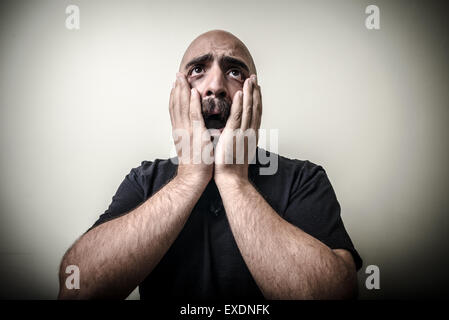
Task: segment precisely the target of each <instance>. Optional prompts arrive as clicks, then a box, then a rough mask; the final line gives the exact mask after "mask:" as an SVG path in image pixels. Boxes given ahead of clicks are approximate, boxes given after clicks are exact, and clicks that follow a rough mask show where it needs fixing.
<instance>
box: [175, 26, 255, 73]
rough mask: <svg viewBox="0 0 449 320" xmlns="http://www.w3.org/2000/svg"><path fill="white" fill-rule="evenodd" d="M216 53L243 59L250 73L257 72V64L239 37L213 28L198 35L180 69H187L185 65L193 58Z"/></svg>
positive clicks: (185, 55)
mask: <svg viewBox="0 0 449 320" xmlns="http://www.w3.org/2000/svg"><path fill="white" fill-rule="evenodd" d="M214 53H216V55H217V56H218V55H219V54H223V55H226V56H229V57H234V58H236V59H241V60H242V62H244V63H245V64H246V65H247V67H248V73H250V74H256V66H255V64H254V60H253V57H252V56H251V53H250V52H249V50H248V48H247V47H246V46H245V44H244V43H243V42H242V41H241V40H240V39H239V38H237V37H236V36H234V35H233V34H232V33H230V32H227V31H224V30H211V31H208V32H205V33H203V34H201V35H199V36H198V37H196V38H195V39H194V40H193V41H192V42H191V43H190V45H189V46H188V48H187V50H186V52H185V53H184V56H183V57H182V60H181V64H180V66H179V71H180V72H183V71H185V66H186V65H187V63H188V62H189V61H191V60H192V59H195V58H196V57H200V56H202V55H205V54H212V55H213V54H214Z"/></svg>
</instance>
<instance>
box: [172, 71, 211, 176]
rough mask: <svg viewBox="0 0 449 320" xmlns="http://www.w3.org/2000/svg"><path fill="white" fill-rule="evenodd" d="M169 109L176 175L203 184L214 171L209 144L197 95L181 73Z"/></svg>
mask: <svg viewBox="0 0 449 320" xmlns="http://www.w3.org/2000/svg"><path fill="white" fill-rule="evenodd" d="M169 110H170V119H171V123H172V135H173V140H174V143H175V147H176V153H177V155H178V173H177V176H179V177H182V178H187V179H189V180H190V181H191V180H192V179H193V180H194V181H196V182H202V183H206V184H207V183H208V182H209V181H210V180H211V178H212V175H213V169H214V163H213V152H214V150H213V144H212V142H211V137H210V133H209V131H208V130H207V128H206V126H205V124H204V119H203V115H202V112H201V100H200V94H199V92H198V91H197V90H196V89H195V88H192V89H191V87H190V84H189V82H188V81H187V78H186V76H185V75H184V74H183V73H180V72H178V73H177V74H176V81H175V82H174V84H173V88H172V90H171V93H170V103H169ZM183 151H184V152H183ZM210 159H211V160H212V161H210Z"/></svg>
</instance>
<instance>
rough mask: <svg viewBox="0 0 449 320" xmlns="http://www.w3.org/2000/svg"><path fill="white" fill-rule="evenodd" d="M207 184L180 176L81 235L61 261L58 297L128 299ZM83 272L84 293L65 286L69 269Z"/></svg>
mask: <svg viewBox="0 0 449 320" xmlns="http://www.w3.org/2000/svg"><path fill="white" fill-rule="evenodd" d="M206 184H207V183H204V182H198V181H196V179H194V178H193V179H186V178H180V177H179V176H176V177H175V178H174V179H173V180H171V181H170V182H169V183H167V184H166V185H165V186H164V187H163V188H162V189H161V190H159V191H158V192H157V193H156V194H154V195H153V196H152V197H151V198H149V199H148V200H147V201H145V202H144V203H143V204H142V205H140V206H139V207H137V208H136V209H134V210H133V211H131V212H129V213H127V214H125V215H123V216H121V217H118V218H116V219H113V220H111V221H108V222H105V223H103V224H101V225H99V226H97V227H95V228H94V229H92V230H90V231H89V232H87V233H86V234H85V235H83V236H82V237H81V238H80V239H79V240H78V241H77V242H76V243H75V244H74V245H73V246H72V248H71V249H69V250H68V252H67V253H66V255H65V256H64V258H63V261H62V263H61V272H60V293H59V297H60V298H78V299H86V298H106V297H110V298H125V297H126V296H127V295H128V294H129V293H130V292H131V291H132V290H133V289H134V288H135V287H136V286H137V285H138V284H139V283H140V282H141V281H143V280H144V279H145V277H146V276H147V275H148V274H149V273H150V272H151V271H152V270H153V268H154V267H155V266H156V265H157V264H158V263H159V261H160V260H161V258H162V257H163V256H164V254H165V253H166V252H167V250H168V249H169V247H170V246H171V244H172V243H173V242H174V240H175V239H176V237H177V236H178V234H179V232H180V231H181V229H182V228H183V226H184V224H185V222H186V220H187V218H188V217H189V215H190V213H191V211H192V209H193V207H194V205H195V204H196V202H197V201H198V199H199V198H200V196H201V194H202V192H203V191H204V188H205V187H206ZM67 265H77V266H78V267H79V269H80V289H79V290H67V289H66V287H65V284H64V283H65V276H66V275H65V273H64V270H65V266H67Z"/></svg>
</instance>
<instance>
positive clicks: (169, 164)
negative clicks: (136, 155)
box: [131, 158, 177, 177]
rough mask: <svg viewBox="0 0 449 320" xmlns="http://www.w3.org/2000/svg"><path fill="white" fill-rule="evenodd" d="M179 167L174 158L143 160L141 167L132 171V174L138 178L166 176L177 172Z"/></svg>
mask: <svg viewBox="0 0 449 320" xmlns="http://www.w3.org/2000/svg"><path fill="white" fill-rule="evenodd" d="M176 167H177V165H176V164H175V163H174V160H173V158H170V159H159V158H157V159H154V160H143V161H141V163H140V165H139V166H136V167H134V168H132V169H131V173H132V174H133V175H135V176H138V177H149V176H154V175H166V174H171V173H173V172H176Z"/></svg>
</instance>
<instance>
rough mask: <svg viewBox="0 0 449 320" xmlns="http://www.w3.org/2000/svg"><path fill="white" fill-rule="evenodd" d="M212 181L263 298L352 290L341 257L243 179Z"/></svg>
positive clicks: (344, 294)
mask: <svg viewBox="0 0 449 320" xmlns="http://www.w3.org/2000/svg"><path fill="white" fill-rule="evenodd" d="M216 182H217V186H218V189H219V191H220V195H221V197H222V199H223V204H224V207H225V210H226V214H227V217H228V220H229V224H230V226H231V229H232V233H233V235H234V238H235V240H236V242H237V245H238V247H239V249H240V252H241V254H242V256H243V258H244V260H245V262H246V264H247V266H248V268H249V270H250V272H251V274H252V275H253V277H254V279H255V281H256V283H257V284H258V286H259V288H260V289H261V291H262V293H263V294H264V296H265V297H266V298H268V299H327V298H331V299H333V298H346V297H350V295H351V294H353V288H354V285H355V281H356V278H354V272H351V270H350V268H348V266H347V265H346V263H345V262H344V261H343V259H341V258H340V257H339V256H337V255H336V254H335V253H334V252H333V251H332V250H331V249H330V248H329V247H327V246H326V245H325V244H323V243H322V242H321V241H319V240H317V239H316V238H314V237H312V236H310V235H309V234H307V233H305V232H303V231H302V230H301V229H299V228H297V227H296V226H294V225H292V224H290V223H289V222H287V221H286V220H284V219H282V218H281V217H280V216H279V215H278V214H277V213H276V212H275V211H274V210H273V209H272V208H271V206H270V205H269V204H268V203H267V202H266V201H265V199H264V198H263V197H262V196H261V195H260V194H259V192H258V191H257V190H256V189H255V188H254V186H253V185H252V184H251V183H250V182H249V181H248V180H247V179H222V180H221V181H220V180H219V181H216Z"/></svg>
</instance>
